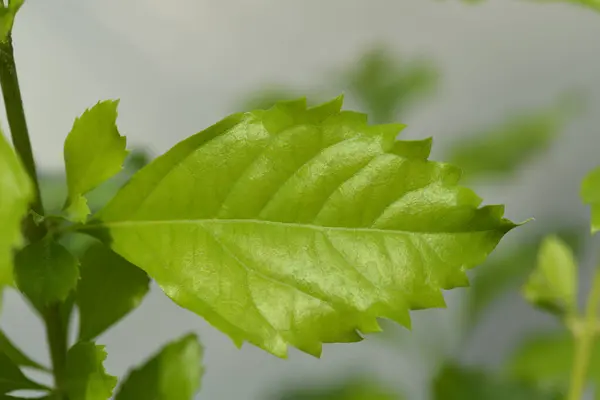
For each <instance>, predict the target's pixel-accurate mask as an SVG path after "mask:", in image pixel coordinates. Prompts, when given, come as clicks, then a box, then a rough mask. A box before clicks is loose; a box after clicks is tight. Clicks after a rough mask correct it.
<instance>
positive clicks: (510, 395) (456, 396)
mask: <svg viewBox="0 0 600 400" xmlns="http://www.w3.org/2000/svg"><path fill="white" fill-rule="evenodd" d="M433 392H434V394H433V399H434V400H509V399H510V400H561V399H562V398H564V395H563V394H561V393H558V392H557V391H556V390H545V389H540V388H537V387H536V386H535V385H531V384H527V383H525V382H520V381H518V380H511V379H506V378H504V377H501V376H495V375H492V374H489V373H486V372H484V371H483V370H482V369H480V368H477V369H469V368H466V367H462V366H460V365H456V364H445V365H444V366H443V367H442V368H441V369H440V371H439V372H438V374H437V375H436V377H435V378H434V383H433Z"/></svg>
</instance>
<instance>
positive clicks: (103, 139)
mask: <svg viewBox="0 0 600 400" xmlns="http://www.w3.org/2000/svg"><path fill="white" fill-rule="evenodd" d="M118 105H119V102H118V101H103V102H99V103H98V104H96V105H95V106H94V107H92V108H91V109H89V110H86V111H85V112H84V113H83V114H82V115H81V117H79V118H77V119H76V120H75V123H74V124H73V128H72V129H71V132H70V133H69V135H68V136H67V139H66V140H65V148H64V157H65V166H66V171H67V185H68V190H69V195H68V199H67V204H66V208H67V209H66V211H67V213H68V214H69V216H70V218H72V219H73V220H75V221H78V222H83V221H85V219H86V217H87V215H88V214H89V213H90V210H89V207H88V205H87V200H86V198H85V197H83V195H84V194H86V193H87V192H89V191H90V190H92V189H94V188H95V187H96V186H98V185H99V184H101V183H102V182H104V181H106V180H107V179H109V178H110V177H112V176H113V175H115V174H117V173H118V172H119V171H120V170H121V168H122V165H123V162H124V160H125V157H126V156H127V150H125V146H126V139H125V137H124V136H121V135H120V134H119V131H118V129H117V125H116V122H117V107H118Z"/></svg>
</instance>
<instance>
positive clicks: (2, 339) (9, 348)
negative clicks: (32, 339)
mask: <svg viewBox="0 0 600 400" xmlns="http://www.w3.org/2000/svg"><path fill="white" fill-rule="evenodd" d="M0 352H2V353H4V354H6V356H7V357H8V358H10V359H11V361H12V362H13V363H15V364H16V365H19V366H23V367H31V368H35V369H39V370H41V371H48V368H46V367H44V366H42V365H40V364H38V363H37V362H35V361H33V360H32V359H31V358H29V357H28V356H27V355H25V354H24V353H23V352H22V351H21V350H19V348H18V347H17V346H15V345H14V344H13V343H12V342H11V341H10V339H9V338H8V337H7V336H6V334H5V333H4V332H3V331H2V330H0Z"/></svg>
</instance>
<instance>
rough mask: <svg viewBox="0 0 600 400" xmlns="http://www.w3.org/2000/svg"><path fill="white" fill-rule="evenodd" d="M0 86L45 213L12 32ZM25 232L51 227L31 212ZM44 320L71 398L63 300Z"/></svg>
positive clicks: (34, 236)
mask: <svg viewBox="0 0 600 400" xmlns="http://www.w3.org/2000/svg"><path fill="white" fill-rule="evenodd" d="M0 86H2V96H3V97H4V106H5V108H6V116H7V118H8V125H9V127H10V133H11V136H12V141H13V144H14V147H15V150H16V152H17V154H18V155H19V157H20V158H21V161H22V162H23V165H24V166H25V170H26V171H27V174H28V175H29V177H30V179H31V181H32V182H33V184H34V190H35V198H34V201H33V204H31V210H32V211H35V212H36V213H37V214H39V215H42V216H43V215H44V206H43V204H42V196H41V193H40V184H39V181H38V178H37V172H36V167H35V160H34V158H33V151H32V149H31V141H30V139H29V131H28V129H27V121H26V119H25V111H24V109H23V99H22V98H21V89H20V87H19V79H18V78H17V67H16V64H15V57H14V49H13V45H12V38H11V36H10V34H9V35H8V36H7V38H6V40H3V41H0ZM24 233H25V236H26V238H27V239H28V240H29V241H30V242H33V241H36V240H39V239H41V238H43V237H44V236H45V235H46V233H47V227H46V224H44V223H42V224H39V225H38V224H36V223H35V221H34V219H33V216H32V215H31V214H30V215H28V216H27V219H26V220H25V226H24ZM44 322H45V323H46V336H47V339H48V345H49V347H50V356H51V359H52V373H53V375H54V381H55V385H56V390H57V395H58V397H57V399H59V400H67V397H66V395H65V394H64V376H65V372H66V359H67V331H66V326H67V324H66V323H65V321H63V315H62V313H61V309H60V304H56V305H52V306H49V307H48V308H47V309H46V310H44Z"/></svg>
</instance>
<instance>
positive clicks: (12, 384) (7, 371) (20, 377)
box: [0, 352, 46, 394]
mask: <svg viewBox="0 0 600 400" xmlns="http://www.w3.org/2000/svg"><path fill="white" fill-rule="evenodd" d="M27 389H30V390H43V389H46V387H45V386H42V385H40V384H38V383H35V382H33V381H31V380H30V379H29V378H27V377H26V376H25V375H24V374H23V372H21V370H20V369H19V366H18V365H17V364H15V363H14V362H13V361H12V360H11V359H10V357H9V356H7V355H6V354H5V353H3V352H0V394H5V393H9V392H12V391H15V390H27Z"/></svg>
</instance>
